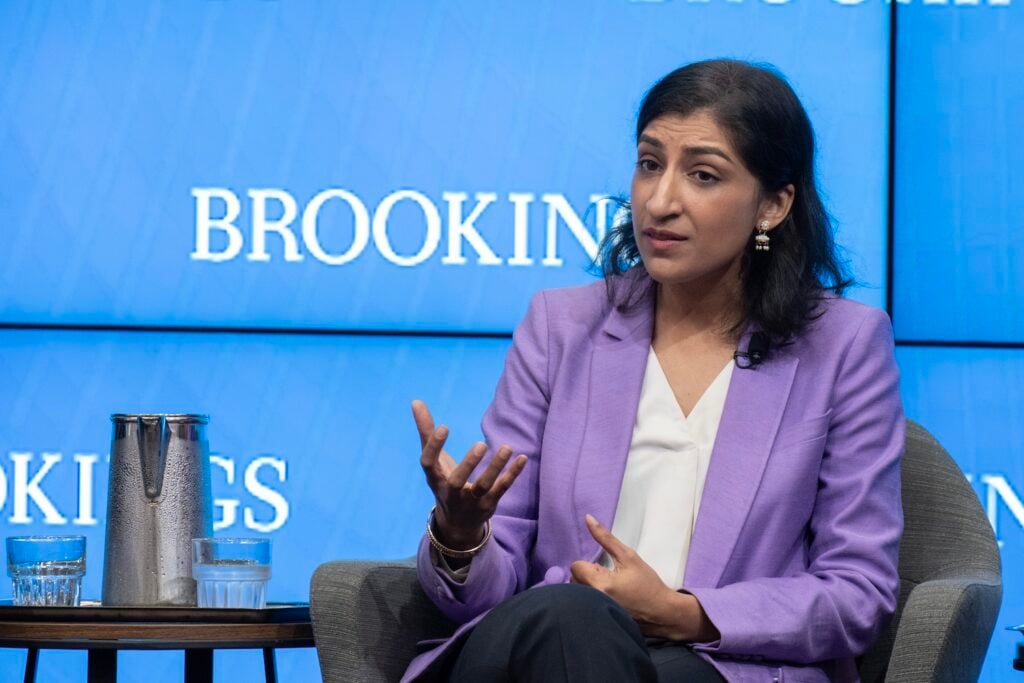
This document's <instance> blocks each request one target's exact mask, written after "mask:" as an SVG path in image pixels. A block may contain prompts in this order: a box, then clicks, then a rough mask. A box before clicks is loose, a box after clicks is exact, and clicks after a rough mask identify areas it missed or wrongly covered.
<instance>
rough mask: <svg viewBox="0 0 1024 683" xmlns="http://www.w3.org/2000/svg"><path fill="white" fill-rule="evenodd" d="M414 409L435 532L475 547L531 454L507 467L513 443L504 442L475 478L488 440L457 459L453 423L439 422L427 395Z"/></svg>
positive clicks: (456, 544)
mask: <svg viewBox="0 0 1024 683" xmlns="http://www.w3.org/2000/svg"><path fill="white" fill-rule="evenodd" d="M412 415H413V418H414V419H415V420H416V428H417V429H418V430H419V433H420V445H421V446H422V448H423V450H422V452H421V453H420V465H421V466H422V467H423V472H424V474H426V476H427V484H429V485H430V489H431V490H432V491H433V492H434V498H435V499H436V500H437V507H436V509H435V510H434V524H435V530H434V532H435V535H437V536H438V540H440V541H441V542H442V543H444V545H446V546H448V547H450V548H452V549H453V550H467V549H469V548H473V547H475V546H477V545H479V544H480V542H482V541H483V539H484V532H485V529H486V527H485V525H486V522H487V520H489V519H490V518H491V516H492V515H493V514H494V510H495V508H497V507H498V501H499V500H500V499H501V497H502V496H503V495H504V494H505V492H506V491H508V489H509V487H510V486H512V484H513V482H515V480H516V477H518V476H519V473H520V472H522V471H523V468H524V467H525V466H526V459H527V458H526V455H523V454H520V455H518V456H517V457H516V458H515V459H514V460H512V462H511V464H509V465H508V467H506V464H508V463H509V459H510V458H511V457H512V448H511V447H510V446H508V445H507V444H506V445H502V446H501V448H499V449H498V452H497V453H495V455H494V458H492V459H491V462H490V463H489V464H488V465H487V467H486V468H485V469H484V471H483V472H482V473H481V474H480V476H478V477H477V478H476V481H474V482H472V483H470V482H469V476H470V475H471V474H472V473H473V470H474V469H475V468H476V466H477V465H478V464H480V461H481V460H482V459H483V457H484V455H485V454H486V453H487V444H485V443H476V444H474V445H473V447H472V448H470V449H469V452H468V453H466V457H465V458H463V459H462V462H460V463H458V464H456V463H455V460H453V459H452V457H451V456H450V455H448V453H447V452H446V451H445V450H444V442H445V441H446V440H447V439H448V428H447V427H445V426H444V425H442V426H441V427H439V428H437V429H435V428H434V418H433V417H432V416H431V415H430V410H428V409H427V405H426V404H425V403H424V402H423V401H413V402H412Z"/></svg>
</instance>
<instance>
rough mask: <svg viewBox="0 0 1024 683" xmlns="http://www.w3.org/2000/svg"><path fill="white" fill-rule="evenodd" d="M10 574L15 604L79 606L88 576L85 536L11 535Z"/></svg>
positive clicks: (9, 541) (8, 550) (8, 552)
mask: <svg viewBox="0 0 1024 683" xmlns="http://www.w3.org/2000/svg"><path fill="white" fill-rule="evenodd" d="M7 575H8V576H10V577H11V582H12V584H13V593H14V604H15V605H20V606H31V607H40V606H50V607H77V606H78V601H79V599H80V598H81V593H82V577H83V576H84V575H85V536H9V537H8V538H7Z"/></svg>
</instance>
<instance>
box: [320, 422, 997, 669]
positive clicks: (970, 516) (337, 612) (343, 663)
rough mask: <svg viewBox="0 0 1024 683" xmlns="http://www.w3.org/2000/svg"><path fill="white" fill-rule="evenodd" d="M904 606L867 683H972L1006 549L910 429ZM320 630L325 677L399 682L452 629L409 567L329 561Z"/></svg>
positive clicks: (947, 461)
mask: <svg viewBox="0 0 1024 683" xmlns="http://www.w3.org/2000/svg"><path fill="white" fill-rule="evenodd" d="M902 475H903V510H904V514H905V519H906V526H905V530H904V534H903V541H902V544H901V546H900V599H899V605H898V607H897V612H896V615H895V617H894V618H893V619H892V622H891V623H890V624H889V625H888V627H887V628H886V629H885V631H884V632H883V633H882V635H881V637H880V638H879V640H878V642H877V643H876V644H875V646H874V647H873V648H872V649H871V650H870V651H868V652H867V653H866V654H865V655H864V656H863V657H861V659H860V673H861V677H862V679H863V680H864V681H901V682H903V681H906V682H913V683H921V682H924V681H949V682H951V683H953V682H955V683H960V682H962V681H969V680H975V679H977V677H978V673H979V671H980V670H981V664H982V661H983V660H984V657H985V651H986V650H987V649H988V643H989V639H990V638H991V636H992V629H993V626H994V625H995V619H996V614H997V613H998V612H999V602H1000V599H1001V597H1002V582H1001V579H1000V566H999V551H998V548H997V546H996V542H995V537H994V536H993V533H992V528H991V527H990V526H989V524H988V520H987V519H986V517H985V514H984V512H983V510H982V508H981V505H980V503H979V502H978V498H977V496H976V495H975V494H974V491H973V490H972V489H971V487H970V485H969V484H968V482H967V480H966V479H965V478H964V476H963V474H962V473H961V472H960V469H959V468H958V467H957V466H956V464H955V463H954V462H953V460H952V459H951V458H950V457H949V455H948V454H947V453H946V451H945V450H944V449H943V448H942V446H940V445H939V443H938V442H937V441H936V440H935V439H934V438H933V437H932V436H931V435H930V434H929V433H928V432H927V431H925V430H924V429H922V428H921V427H920V426H919V425H917V424H915V423H913V422H908V424H907V441H906V451H905V453H904V457H903V467H902ZM310 602H311V604H312V614H313V631H314V634H315V636H316V646H317V653H318V655H319V657H320V669H321V671H322V673H323V677H324V680H325V681H328V682H329V683H335V682H340V681H397V680H398V679H399V678H400V677H401V675H402V672H403V671H404V670H405V666H406V664H407V663H408V662H409V660H411V659H412V657H413V655H415V653H416V642H417V641H418V640H426V639H428V638H440V637H443V636H445V635H447V634H449V633H451V631H452V630H453V628H454V626H453V624H452V623H451V622H449V621H448V620H447V619H445V618H444V617H443V616H441V614H440V613H439V612H438V611H437V609H436V608H435V607H434V606H433V604H432V603H431V602H430V601H429V600H428V599H427V597H426V596H425V595H424V594H423V591H422V590H420V587H419V582H418V581H417V579H416V572H415V569H414V568H413V563H412V562H411V561H402V562H383V563H382V562H330V563H327V564H324V565H322V566H320V568H319V569H317V571H316V573H315V574H314V575H313V582H312V587H311V598H310Z"/></svg>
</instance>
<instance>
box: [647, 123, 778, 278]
mask: <svg viewBox="0 0 1024 683" xmlns="http://www.w3.org/2000/svg"><path fill="white" fill-rule="evenodd" d="M792 197H793V187H792V185H789V186H787V188H786V189H784V190H782V191H780V192H779V193H776V194H775V195H773V196H771V197H762V193H761V192H760V183H759V182H758V180H757V178H755V177H754V176H753V175H752V174H751V173H750V171H748V170H747V168H746V167H745V166H744V165H743V162H742V161H741V160H740V156H739V154H738V153H737V151H736V150H735V149H734V148H733V146H732V145H731V144H730V143H729V140H728V139H727V137H726V135H725V133H724V132H723V130H722V129H721V128H719V126H718V124H717V123H716V122H715V120H714V118H712V116H711V115H710V114H708V113H707V112H705V111H697V112H694V113H693V114H690V115H689V116H681V115H678V114H667V115H664V116H659V117H658V118H656V119H654V120H653V121H651V122H650V123H649V124H648V125H647V127H646V128H644V130H643V132H642V133H641V135H640V140H639V143H638V145H637V165H636V170H635V171H634V173H633V184H632V189H631V197H630V204H631V206H632V212H633V234H634V236H635V237H636V243H637V246H638V247H639V249H640V256H641V258H642V259H643V262H644V266H646V268H647V270H648V272H649V273H650V274H651V277H652V278H653V279H654V280H655V281H656V282H658V283H660V284H662V285H673V284H685V283H698V282H701V281H705V282H707V283H708V284H709V285H713V284H714V283H717V282H723V281H725V280H726V279H729V278H732V279H733V280H734V281H738V279H739V272H740V271H739V266H740V258H741V256H742V254H743V251H744V249H746V247H747V243H748V241H749V240H750V238H751V235H752V234H753V233H754V231H755V228H756V226H757V224H758V223H759V222H760V221H762V220H767V221H768V222H769V225H770V227H771V228H774V227H775V226H776V225H777V224H778V223H781V222H782V220H783V219H784V218H785V216H786V213H788V211H789V207H790V205H791V203H792ZM769 234H770V233H769ZM758 256H760V254H759V255H758ZM766 256H768V255H766ZM768 257H769V258H770V256H768Z"/></svg>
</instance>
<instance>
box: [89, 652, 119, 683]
mask: <svg viewBox="0 0 1024 683" xmlns="http://www.w3.org/2000/svg"><path fill="white" fill-rule="evenodd" d="M86 680H88V681H89V683H117V650H89V674H88V676H87V677H86Z"/></svg>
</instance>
